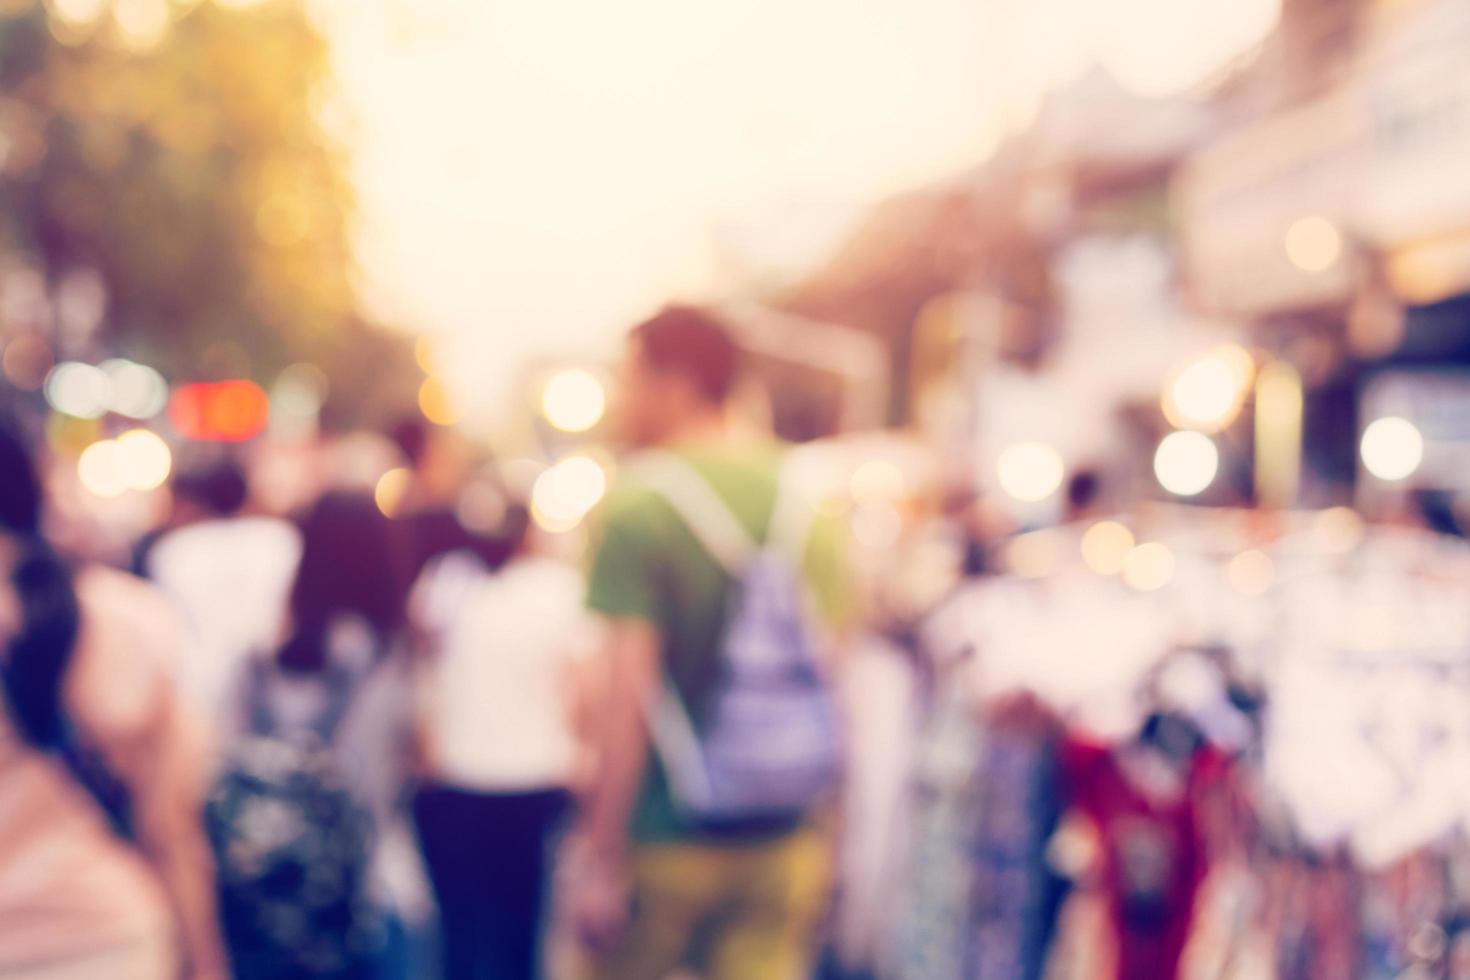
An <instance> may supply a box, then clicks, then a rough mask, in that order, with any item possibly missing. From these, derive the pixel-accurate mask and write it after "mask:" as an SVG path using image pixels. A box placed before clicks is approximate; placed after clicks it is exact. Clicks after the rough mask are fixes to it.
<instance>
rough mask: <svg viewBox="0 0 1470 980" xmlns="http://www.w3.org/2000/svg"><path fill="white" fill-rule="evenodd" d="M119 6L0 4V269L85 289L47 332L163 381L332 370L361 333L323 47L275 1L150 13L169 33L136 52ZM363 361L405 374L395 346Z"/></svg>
mask: <svg viewBox="0 0 1470 980" xmlns="http://www.w3.org/2000/svg"><path fill="white" fill-rule="evenodd" d="M129 3H133V4H134V6H136V2H135V0H116V7H115V8H114V7H109V6H108V4H107V3H106V2H105V0H97V2H96V3H94V4H92V5H91V6H94V7H97V8H99V9H98V11H97V16H96V17H95V19H94V20H92V21H91V22H89V23H82V24H77V23H75V22H67V21H66V20H64V19H62V18H60V17H59V16H58V14H57V13H56V10H57V9H66V8H72V9H73V13H74V12H75V9H76V8H77V7H79V6H81V7H85V6H87V5H86V4H77V3H75V2H73V3H68V4H56V5H54V7H53V8H52V9H50V10H49V12H48V8H46V7H43V6H42V5H41V4H40V3H38V2H34V0H32V2H27V0H0V91H3V92H5V93H8V94H7V95H6V96H5V97H4V98H3V100H0V133H3V135H4V140H3V141H0V142H3V145H4V148H5V150H6V152H5V153H4V156H3V160H0V257H3V258H6V259H8V260H9V262H10V263H11V264H12V265H15V264H17V263H19V264H21V265H24V266H28V267H30V268H34V269H36V270H38V271H39V272H40V273H41V274H42V275H43V276H44V279H45V281H46V283H47V285H48V287H49V291H50V292H51V293H52V294H53V295H55V294H57V293H58V292H64V291H65V289H66V288H67V284H68V283H75V282H78V281H81V282H84V283H85V282H87V281H93V282H96V281H100V283H101V285H102V286H103V288H104V291H105V295H106V305H105V314H104V315H103V316H102V317H101V319H100V322H99V323H98V325H97V328H96V330H95V331H93V332H91V333H90V334H89V335H87V336H76V335H72V334H68V333H67V331H66V330H64V329H63V330H60V332H59V334H58V335H57V336H56V337H55V344H56V346H58V347H59V348H60V349H61V351H62V352H63V353H65V354H69V355H73V356H89V355H90V356H100V355H101V354H104V353H113V352H119V353H125V354H127V355H129V356H133V357H136V358H138V359H140V360H145V361H147V362H149V363H152V364H155V365H157V366H158V367H159V368H160V369H162V370H163V371H164V372H165V373H166V374H169V375H171V376H173V377H175V378H187V377H200V376H204V377H208V376H211V375H215V376H218V375H225V374H238V375H253V376H255V377H257V378H258V379H260V380H268V379H269V378H270V377H271V376H272V374H273V372H274V371H276V370H278V369H279V368H281V367H283V366H284V365H286V364H288V363H290V362H292V361H296V360H316V361H319V362H321V366H322V367H324V368H325V369H326V370H327V372H328V374H329V375H330V374H332V373H333V367H334V365H333V364H332V363H330V360H331V359H332V358H335V357H337V356H338V355H339V353H340V352H342V351H343V350H350V349H351V348H352V347H353V344H352V343H351V342H350V341H351V339H352V338H354V337H357V338H360V337H363V336H366V334H369V333H376V331H375V329H374V328H372V327H365V326H364V324H363V318H362V317H361V316H360V314H359V312H358V309H357V299H356V296H355V294H354V290H353V285H352V279H353V260H352V254H351V247H350V223H351V220H352V216H353V204H354V201H353V194H352V188H351V185H350V183H349V180H348V177H347V169H346V163H347V161H346V156H345V152H344V150H343V148H342V147H341V146H339V145H338V144H337V143H336V142H335V141H334V140H333V139H331V138H329V136H328V134H327V132H326V131H325V128H324V126H323V125H322V122H321V119H322V116H323V108H324V106H326V105H328V104H329V103H328V100H329V98H330V89H329V85H330V64H329V51H328V48H327V43H326V41H325V39H324V38H323V37H322V35H321V34H320V32H319V31H318V30H317V29H316V27H315V25H314V24H313V23H312V21H311V20H310V18H309V17H308V16H307V14H306V12H305V11H304V10H303V9H302V7H301V5H300V4H299V3H297V2H294V0H266V2H264V3H260V4H257V5H255V6H252V7H250V8H248V9H224V8H222V7H220V6H218V5H217V4H215V3H212V2H203V3H197V4H195V5H194V6H192V7H188V9H185V10H183V11H181V12H180V11H179V9H178V7H179V5H178V3H177V2H175V3H174V4H173V5H172V6H170V5H169V3H168V0H156V7H154V8H152V9H154V10H155V11H156V12H157V13H159V14H160V15H162V16H166V17H170V18H171V22H170V23H168V24H167V26H166V32H165V33H163V34H162V36H161V37H158V38H156V39H154V38H141V39H140V38H139V37H138V36H137V27H136V25H129V23H128V20H127V18H126V17H125V16H124V14H125V12H124V11H123V9H122V8H123V7H124V6H126V5H128V4H129ZM146 6H147V5H146V4H145V7H146ZM74 15H75V13H74ZM134 19H136V18H134ZM129 26H132V32H131V34H130V33H129V31H128V30H127V29H125V28H127V27H129ZM160 26H162V25H160ZM79 277H80V278H79ZM63 326H64V325H63ZM3 329H4V325H0V331H3ZM52 329H53V331H54V330H55V329H56V327H55V324H54V323H53V324H52ZM373 347H374V349H375V351H377V352H378V353H379V354H380V357H386V358H387V360H386V361H384V360H380V361H379V362H378V363H377V365H376V367H377V370H378V371H379V372H380V373H383V372H386V371H388V370H390V369H391V370H400V369H401V371H402V372H403V373H404V374H405V375H406V376H408V377H409V378H410V379H413V377H414V369H413V367H412V362H411V360H410V358H409V355H408V351H407V346H406V344H404V343H402V342H398V341H397V338H392V339H388V338H383V337H374V338H373ZM412 383H413V381H412V380H410V381H409V382H408V385H407V389H408V390H409V391H410V392H411V391H412Z"/></svg>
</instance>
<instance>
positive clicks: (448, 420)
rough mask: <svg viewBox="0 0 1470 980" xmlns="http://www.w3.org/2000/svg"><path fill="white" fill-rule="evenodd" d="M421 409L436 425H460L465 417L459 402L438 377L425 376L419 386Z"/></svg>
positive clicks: (425, 416)
mask: <svg viewBox="0 0 1470 980" xmlns="http://www.w3.org/2000/svg"><path fill="white" fill-rule="evenodd" d="M419 411H420V412H423V413H424V418H426V419H428V420H429V421H430V422H432V423H434V424H435V425H444V426H449V425H458V424H459V423H460V421H461V420H462V419H463V417H464V415H463V412H462V411H461V410H460V407H459V404H458V403H457V402H456V401H455V399H454V397H453V396H452V395H451V394H450V393H449V389H448V388H446V387H445V386H444V383H443V382H442V381H440V380H439V379H438V378H425V379H424V383H423V384H422V385H420V386H419Z"/></svg>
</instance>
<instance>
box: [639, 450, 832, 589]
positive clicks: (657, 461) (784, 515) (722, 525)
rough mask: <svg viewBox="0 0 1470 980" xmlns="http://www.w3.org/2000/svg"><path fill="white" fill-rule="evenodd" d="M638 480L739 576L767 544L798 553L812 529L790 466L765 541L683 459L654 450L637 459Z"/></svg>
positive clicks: (810, 512)
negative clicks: (790, 471) (751, 530)
mask: <svg viewBox="0 0 1470 980" xmlns="http://www.w3.org/2000/svg"><path fill="white" fill-rule="evenodd" d="M635 475H636V478H637V479H638V481H639V482H640V483H642V484H643V485H644V486H646V487H648V488H649V489H650V490H652V491H654V492H655V493H657V494H658V495H659V496H660V497H662V498H663V499H664V501H665V502H666V503H667V504H668V505H669V506H670V507H672V508H673V509H674V512H675V513H676V514H678V515H679V519H680V520H682V521H683V522H684V524H685V526H686V527H688V528H689V531H690V533H692V534H693V535H694V537H695V538H696V539H697V540H698V541H699V543H700V545H701V546H702V547H703V548H704V550H705V551H706V552H708V553H709V555H710V557H712V558H713V559H714V560H715V561H716V562H718V563H719V565H720V567H722V568H724V569H725V571H726V572H728V573H729V574H730V576H731V577H732V578H739V577H740V576H741V575H743V574H744V572H745V569H746V568H747V567H748V566H749V565H750V562H751V561H752V559H754V558H755V556H756V555H757V554H758V553H759V552H760V551H761V550H762V549H763V548H765V547H767V546H770V545H778V546H780V547H782V548H785V549H788V550H789V551H790V552H791V553H792V554H793V555H799V554H801V549H802V546H803V544H804V543H805V541H806V536H807V532H808V531H809V530H810V529H811V522H812V517H813V509H812V507H811V506H810V505H808V504H807V503H806V501H805V500H804V499H803V498H802V496H801V494H799V493H797V492H795V490H794V488H793V487H792V486H791V485H790V484H791V482H792V481H791V479H790V474H789V468H788V467H782V470H781V474H780V477H779V482H778V486H777V490H776V502H775V506H774V509H773V511H772V512H771V520H770V526H769V528H768V529H767V533H766V540H765V541H764V542H761V541H757V540H756V539H755V538H754V537H753V536H752V535H751V534H750V532H749V531H747V530H746V528H745V525H744V524H742V523H741V522H740V519H739V518H738V517H736V516H735V514H734V512H733V511H732V510H731V509H730V505H729V504H727V503H726V502H725V499H724V498H723V497H721V496H720V494H719V492H718V491H717V490H715V488H714V487H713V486H711V485H710V482H709V481H708V480H707V479H705V478H704V476H703V475H702V474H701V473H700V472H699V471H698V470H697V469H695V468H694V467H693V466H691V465H690V464H689V463H688V462H686V461H685V460H684V459H683V458H681V457H679V456H677V455H675V454H674V453H671V452H664V451H660V452H654V453H648V454H645V455H644V456H643V457H642V458H640V460H639V462H638V464H637V469H636V470H635Z"/></svg>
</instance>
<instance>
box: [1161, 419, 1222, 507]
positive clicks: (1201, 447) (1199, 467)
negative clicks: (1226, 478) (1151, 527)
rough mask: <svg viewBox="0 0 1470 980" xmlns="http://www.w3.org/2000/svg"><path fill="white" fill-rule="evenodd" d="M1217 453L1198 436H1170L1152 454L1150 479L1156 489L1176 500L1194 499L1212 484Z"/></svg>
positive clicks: (1217, 464)
mask: <svg viewBox="0 0 1470 980" xmlns="http://www.w3.org/2000/svg"><path fill="white" fill-rule="evenodd" d="M1219 471H1220V451H1219V450H1218V449H1216V448H1215V442H1214V440H1212V439H1211V438H1210V437H1209V436H1207V435H1205V434H1204V433H1202V432H1171V433H1169V434H1168V435H1167V436H1165V437H1164V439H1163V441H1162V442H1160V443H1159V448H1158V450H1157V451H1156V452H1155V453H1154V476H1156V477H1158V480H1159V485H1160V486H1162V487H1163V488H1164V489H1165V490H1167V491H1169V492H1170V493H1172V494H1175V495H1176V496H1180V497H1194V496H1198V495H1199V494H1201V493H1204V492H1205V490H1207V489H1208V488H1209V486H1210V484H1211V483H1213V482H1215V475H1216V474H1217V473H1218V472H1219Z"/></svg>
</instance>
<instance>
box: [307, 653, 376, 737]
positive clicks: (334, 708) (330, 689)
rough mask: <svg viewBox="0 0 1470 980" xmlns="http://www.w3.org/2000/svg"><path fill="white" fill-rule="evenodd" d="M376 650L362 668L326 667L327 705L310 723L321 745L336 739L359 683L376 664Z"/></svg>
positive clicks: (354, 698) (354, 697)
mask: <svg viewBox="0 0 1470 980" xmlns="http://www.w3.org/2000/svg"><path fill="white" fill-rule="evenodd" d="M376 656H377V655H376V652H375V653H374V662H373V663H372V664H369V665H368V666H367V667H366V668H364V669H363V670H353V669H352V668H351V667H345V666H341V665H333V666H331V667H329V668H327V672H326V676H325V678H324V680H325V681H326V689H327V707H326V710H325V711H323V712H322V714H321V717H320V718H318V719H317V720H316V723H315V724H314V725H312V726H311V727H312V731H314V732H316V734H317V736H318V737H319V738H320V739H321V740H322V744H323V745H328V746H330V745H331V744H332V743H333V742H335V741H336V739H337V729H339V728H341V727H342V721H343V719H345V718H346V717H347V712H348V710H349V709H350V708H351V707H352V703H353V701H355V700H356V695H357V689H358V686H359V683H360V682H361V681H364V680H366V679H367V677H368V675H369V674H371V673H372V672H373V668H374V666H375V665H376Z"/></svg>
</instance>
